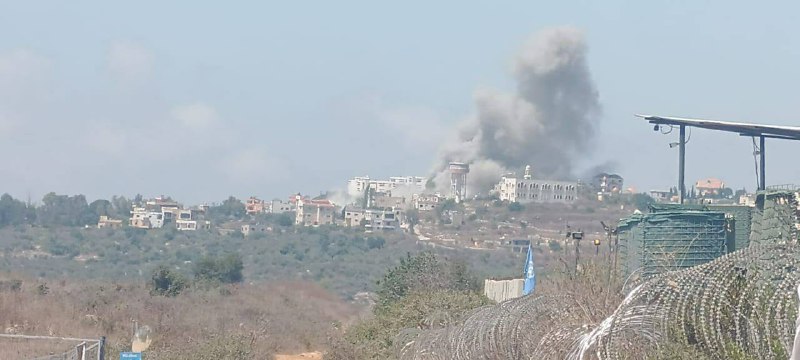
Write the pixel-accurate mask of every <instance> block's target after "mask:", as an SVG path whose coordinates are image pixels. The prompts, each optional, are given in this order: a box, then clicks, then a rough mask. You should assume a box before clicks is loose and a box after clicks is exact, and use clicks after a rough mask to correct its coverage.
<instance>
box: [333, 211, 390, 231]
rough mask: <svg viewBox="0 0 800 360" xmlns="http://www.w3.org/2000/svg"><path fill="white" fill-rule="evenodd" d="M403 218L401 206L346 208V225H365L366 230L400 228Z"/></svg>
mask: <svg viewBox="0 0 800 360" xmlns="http://www.w3.org/2000/svg"><path fill="white" fill-rule="evenodd" d="M402 220H403V212H402V210H400V208H391V209H362V208H358V207H347V208H345V209H344V225H345V226H349V227H363V228H364V230H366V231H393V230H399V229H400V225H401V223H402Z"/></svg>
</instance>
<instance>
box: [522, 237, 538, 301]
mask: <svg viewBox="0 0 800 360" xmlns="http://www.w3.org/2000/svg"><path fill="white" fill-rule="evenodd" d="M534 287H536V273H535V272H534V271H533V248H532V247H531V245H530V244H528V259H527V260H525V286H524V287H523V288H522V295H523V296H525V295H530V294H531V293H533V288H534Z"/></svg>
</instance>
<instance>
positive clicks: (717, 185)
mask: <svg viewBox="0 0 800 360" xmlns="http://www.w3.org/2000/svg"><path fill="white" fill-rule="evenodd" d="M694 188H695V190H697V195H699V196H700V197H706V196H717V195H720V193H721V192H722V189H725V183H724V182H722V180H720V179H715V178H708V179H703V180H698V181H697V183H695V184H694Z"/></svg>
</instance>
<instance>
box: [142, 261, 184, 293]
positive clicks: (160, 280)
mask: <svg viewBox="0 0 800 360" xmlns="http://www.w3.org/2000/svg"><path fill="white" fill-rule="evenodd" d="M187 286H188V282H187V281H186V278H185V277H183V275H181V274H180V273H178V272H176V271H173V270H172V269H170V268H168V267H167V266H166V265H161V266H159V267H158V268H157V269H156V270H155V271H153V275H152V276H151V277H150V284H149V287H150V294H151V295H161V296H177V295H178V294H180V293H181V291H183V290H184V289H186V287H187Z"/></svg>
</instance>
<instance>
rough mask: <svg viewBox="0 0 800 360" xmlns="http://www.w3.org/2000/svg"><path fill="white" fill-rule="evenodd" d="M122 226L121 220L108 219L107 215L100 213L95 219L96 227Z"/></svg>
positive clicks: (112, 227) (114, 227)
mask: <svg viewBox="0 0 800 360" xmlns="http://www.w3.org/2000/svg"><path fill="white" fill-rule="evenodd" d="M121 227H122V220H116V219H110V218H109V217H108V216H105V215H100V220H98V221H97V228H98V229H105V228H108V229H118V228H121Z"/></svg>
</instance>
